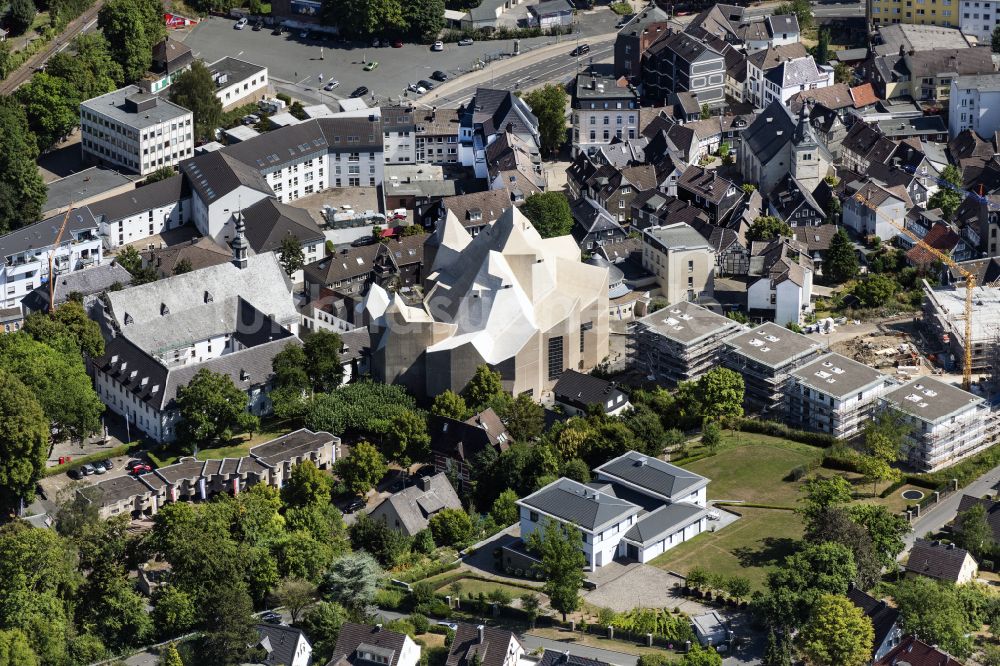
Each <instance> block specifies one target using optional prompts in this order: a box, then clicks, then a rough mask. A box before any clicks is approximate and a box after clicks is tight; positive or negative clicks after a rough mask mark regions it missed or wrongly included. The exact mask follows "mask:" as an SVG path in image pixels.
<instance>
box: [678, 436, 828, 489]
mask: <svg viewBox="0 0 1000 666" xmlns="http://www.w3.org/2000/svg"><path fill="white" fill-rule="evenodd" d="M822 455H823V452H822V450H820V449H818V448H816V447H814V446H808V445H806V444H799V443H798V442H790V441H788V440H784V439H780V438H777V437H770V436H768V435H756V434H750V433H742V432H727V433H726V434H725V435H724V436H723V441H722V444H721V445H720V447H719V452H718V453H717V454H715V455H713V456H709V457H708V458H703V459H701V460H696V461H695V462H692V463H690V464H687V465H684V467H685V468H686V469H689V470H691V471H692V472H697V473H698V474H701V475H703V476H705V477H708V478H709V479H711V483H709V485H708V495H709V498H710V499H714V500H742V501H744V502H749V503H751V504H771V505H777V506H787V507H794V506H796V503H797V500H798V498H799V494H800V487H801V482H793V481H787V480H785V479H786V477H787V476H788V474H789V473H790V472H791V471H792V470H793V469H795V468H796V467H799V466H802V465H807V464H809V463H811V462H814V461H816V460H818V459H819V458H820V457H822Z"/></svg>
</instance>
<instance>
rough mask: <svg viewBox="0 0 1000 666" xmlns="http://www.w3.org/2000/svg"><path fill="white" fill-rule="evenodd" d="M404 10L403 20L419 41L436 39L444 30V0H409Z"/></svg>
mask: <svg viewBox="0 0 1000 666" xmlns="http://www.w3.org/2000/svg"><path fill="white" fill-rule="evenodd" d="M402 9H403V20H404V21H405V22H406V25H407V28H408V30H409V32H410V34H411V35H413V36H414V37H416V38H417V39H422V40H425V41H429V40H432V39H435V38H437V36H438V33H440V32H441V30H443V29H444V10H445V6H444V0H408V1H407V2H404V3H402Z"/></svg>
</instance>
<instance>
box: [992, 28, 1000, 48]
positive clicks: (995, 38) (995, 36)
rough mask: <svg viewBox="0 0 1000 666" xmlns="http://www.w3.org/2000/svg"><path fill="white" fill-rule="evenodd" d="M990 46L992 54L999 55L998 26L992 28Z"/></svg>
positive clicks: (999, 33)
mask: <svg viewBox="0 0 1000 666" xmlns="http://www.w3.org/2000/svg"><path fill="white" fill-rule="evenodd" d="M991 46H992V47H993V53H1000V25H998V26H997V27H995V28H993V38H992V41H991Z"/></svg>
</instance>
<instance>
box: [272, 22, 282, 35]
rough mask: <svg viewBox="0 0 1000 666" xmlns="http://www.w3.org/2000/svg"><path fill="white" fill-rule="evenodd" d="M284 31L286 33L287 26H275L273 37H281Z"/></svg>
mask: <svg viewBox="0 0 1000 666" xmlns="http://www.w3.org/2000/svg"><path fill="white" fill-rule="evenodd" d="M284 31H285V26H283V25H280V24H279V25H276V26H274V30H272V31H271V34H272V35H280V34H281V33H283V32H284Z"/></svg>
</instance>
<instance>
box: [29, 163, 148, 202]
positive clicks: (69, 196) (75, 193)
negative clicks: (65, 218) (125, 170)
mask: <svg viewBox="0 0 1000 666" xmlns="http://www.w3.org/2000/svg"><path fill="white" fill-rule="evenodd" d="M134 182H135V179H134V178H130V177H128V176H126V175H124V174H121V173H118V172H117V171H115V170H114V169H109V168H107V167H99V166H95V167H91V168H89V169H84V170H83V171H77V172H76V173H74V174H70V175H69V176H66V177H65V178H60V179H58V180H53V181H52V182H51V183H49V184H48V191H47V192H46V197H45V206H44V207H43V208H44V209H45V210H46V211H52V210H57V209H60V208H67V207H68V206H69V205H70V204H71V203H74V202H76V203H79V202H82V201H89V200H91V199H93V198H95V197H98V196H100V195H102V194H104V193H106V192H110V191H111V190H117V189H118V188H119V187H124V186H126V185H132V184H133V183H134Z"/></svg>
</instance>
